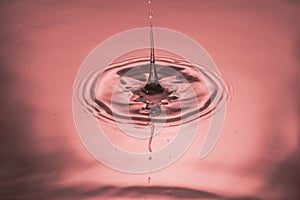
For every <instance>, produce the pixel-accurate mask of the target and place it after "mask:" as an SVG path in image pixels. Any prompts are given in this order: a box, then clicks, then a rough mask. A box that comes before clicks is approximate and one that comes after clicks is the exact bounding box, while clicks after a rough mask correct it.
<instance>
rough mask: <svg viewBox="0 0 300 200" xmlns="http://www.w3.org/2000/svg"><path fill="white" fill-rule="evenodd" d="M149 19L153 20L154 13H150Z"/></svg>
mask: <svg viewBox="0 0 300 200" xmlns="http://www.w3.org/2000/svg"><path fill="white" fill-rule="evenodd" d="M149 18H150V19H152V18H153V11H152V10H151V11H150V12H149Z"/></svg>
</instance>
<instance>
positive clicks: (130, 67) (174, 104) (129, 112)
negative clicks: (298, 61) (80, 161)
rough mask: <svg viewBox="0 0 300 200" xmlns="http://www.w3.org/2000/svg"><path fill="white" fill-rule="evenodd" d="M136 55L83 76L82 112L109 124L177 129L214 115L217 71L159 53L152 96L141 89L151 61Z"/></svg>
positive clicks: (219, 89) (220, 94)
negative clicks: (158, 87) (156, 89)
mask: <svg viewBox="0 0 300 200" xmlns="http://www.w3.org/2000/svg"><path fill="white" fill-rule="evenodd" d="M137 55H138V53H135V54H134V56H122V57H120V58H119V59H117V60H116V61H114V62H113V63H111V64H110V65H109V66H107V67H106V68H105V70H104V71H102V70H101V69H102V68H103V67H99V68H94V70H93V71H87V72H86V74H85V76H83V77H82V79H81V80H79V82H80V84H78V88H77V90H76V91H77V95H76V97H77V101H78V102H79V104H80V105H81V108H82V110H83V111H85V113H87V114H89V115H91V116H94V117H97V118H98V119H99V120H104V121H108V122H117V123H126V124H136V125H142V126H144V125H149V123H150V122H155V123H156V125H159V124H164V126H175V125H179V124H183V123H187V122H189V121H192V120H195V119H198V118H203V119H206V118H207V117H209V116H211V114H214V113H216V112H217V111H218V107H219V103H220V102H221V100H222V99H223V98H224V95H225V89H224V86H223V83H222V81H221V78H220V77H219V75H218V74H217V73H215V72H213V71H211V70H209V69H208V68H206V67H205V66H201V65H197V64H195V63H193V64H192V63H190V62H188V61H186V60H184V59H183V58H181V57H179V56H175V55H174V54H171V53H168V54H164V55H157V56H156V62H155V65H156V70H157V74H158V79H159V83H160V85H161V87H162V91H161V92H158V93H156V94H152V93H148V92H147V91H146V90H145V85H146V84H147V78H148V76H149V68H150V63H149V58H148V57H147V56H137ZM98 69H99V70H98Z"/></svg>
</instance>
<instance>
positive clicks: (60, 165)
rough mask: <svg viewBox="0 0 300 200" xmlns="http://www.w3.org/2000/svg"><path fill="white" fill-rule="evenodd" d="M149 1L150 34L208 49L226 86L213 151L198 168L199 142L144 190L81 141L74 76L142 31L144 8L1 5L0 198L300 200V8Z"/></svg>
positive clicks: (139, 180) (141, 181)
mask: <svg viewBox="0 0 300 200" xmlns="http://www.w3.org/2000/svg"><path fill="white" fill-rule="evenodd" d="M152 4H153V10H154V26H159V27H165V28H170V29H174V30H177V31H180V32H182V33H184V34H187V35H188V36H190V37H192V38H193V39H195V40H196V41H197V42H198V43H200V44H201V45H202V46H204V48H206V50H207V51H208V52H209V53H210V55H211V56H212V58H213V59H214V61H215V62H216V64H217V66H218V67H219V69H220V71H221V73H222V75H223V79H224V80H225V81H226V82H227V83H228V85H229V88H230V93H229V94H228V95H229V102H228V107H227V108H228V111H227V118H226V122H225V126H224V131H223V134H222V136H221V139H220V141H219V142H218V144H217V146H216V148H215V149H214V151H213V152H212V153H211V154H210V156H209V157H208V158H206V159H205V160H202V161H199V160H197V158H196V156H197V152H198V149H199V144H200V143H201V140H202V136H201V135H199V137H197V138H196V141H195V143H194V144H193V146H192V147H191V149H190V150H189V151H188V152H187V153H186V155H185V156H184V157H183V158H182V159H180V160H179V161H178V162H176V163H175V164H174V165H172V166H171V167H169V168H166V169H165V170H161V171H159V172H155V173H153V174H151V182H150V184H148V183H147V180H148V176H149V175H147V174H143V175H131V174H124V173H119V172H116V171H114V170H111V169H109V168H107V167H104V166H103V165H102V164H100V163H99V162H98V161H96V160H95V159H94V158H93V157H92V156H90V154H88V152H87V151H86V150H85V149H84V147H83V145H82V144H81V143H80V140H79V138H78V136H77V133H76V130H75V125H74V122H73V118H72V107H71V97H72V84H73V81H74V79H75V76H76V73H77V70H78V68H79V66H80V64H81V62H82V61H83V59H84V58H85V57H86V56H87V54H88V53H89V52H90V51H91V50H92V49H93V48H94V47H95V46H96V45H97V44H99V43H100V42H101V41H103V40H104V39H106V38H108V37H110V36H111V35H113V34H116V33H119V32H121V31H125V30H128V29H132V28H137V27H144V26H147V25H148V3H147V1H146V0H145V1H142V0H139V1H138V0H128V1H117V0H112V1H104V0H98V1H77V0H75V1H67V0H62V1H34V0H31V1H30V0H28V1H2V2H1V3H0V6H1V8H0V9H1V14H0V15H1V24H2V25H1V28H0V30H1V31H0V40H1V47H0V51H1V54H0V55H1V63H0V64H1V66H0V71H1V72H0V87H1V100H0V102H1V106H2V109H1V118H0V122H1V128H2V130H1V140H0V159H1V162H0V163H1V164H0V180H1V181H0V198H1V199H102V198H104V199H108V198H109V197H110V198H111V199H134V198H136V199H143V198H147V199H172V198H182V199H187V198H188V197H191V196H193V195H194V197H195V198H197V199H206V198H208V197H209V195H211V197H216V199H218V197H217V195H215V196H214V194H218V195H220V196H225V197H226V198H225V199H233V197H236V198H235V199H243V197H249V199H274V200H276V199H278V200H282V199H287V200H293V199H295V200H298V199H300V193H299V190H298V187H299V186H298V185H299V184H300V175H299V174H300V173H299V172H300V171H299V170H300V157H299V152H300V151H299V114H300V107H299V102H300V99H299V98H300V96H299V89H298V85H299V73H300V72H299V63H300V55H299V47H300V46H299V41H300V26H299V18H300V4H299V2H298V1H295V0H287V1H284V0H274V1H266V0H254V1H241V0H227V1H225V0H214V1H196V0H188V1H175V0H173V1H171V0H160V1H158V0H153V2H152ZM108 186H111V187H108ZM136 186H138V187H136ZM155 189H156V190H155ZM189 189H190V190H189ZM162 191H164V193H162ZM166 191H168V192H166ZM122 192H123V193H122ZM180 195H181V196H180ZM231 197H232V198H231Z"/></svg>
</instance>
